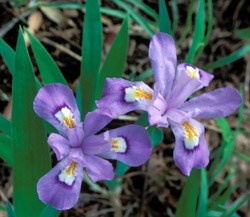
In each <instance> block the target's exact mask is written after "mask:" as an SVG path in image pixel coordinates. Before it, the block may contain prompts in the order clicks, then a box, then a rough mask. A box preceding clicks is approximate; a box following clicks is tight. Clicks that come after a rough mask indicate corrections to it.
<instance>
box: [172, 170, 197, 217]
mask: <svg viewBox="0 0 250 217" xmlns="http://www.w3.org/2000/svg"><path fill="white" fill-rule="evenodd" d="M199 181H200V171H199V170H197V169H193V170H192V173H191V175H190V177H189V178H188V181H187V183H186V184H185V186H184V189H183V191H182V194H181V198H180V200H179V202H178V206H177V209H176V214H175V217H183V215H185V216H188V217H195V216H196V202H197V198H198V189H199Z"/></svg>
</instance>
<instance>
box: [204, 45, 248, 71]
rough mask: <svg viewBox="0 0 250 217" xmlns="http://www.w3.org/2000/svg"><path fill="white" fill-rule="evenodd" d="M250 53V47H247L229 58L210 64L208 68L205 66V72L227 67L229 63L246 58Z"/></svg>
mask: <svg viewBox="0 0 250 217" xmlns="http://www.w3.org/2000/svg"><path fill="white" fill-rule="evenodd" d="M249 52H250V45H245V46H243V47H241V48H240V49H238V50H237V51H235V52H233V53H232V54H230V55H229V56H226V57H223V58H221V59H219V60H217V61H215V62H212V63H209V64H207V65H206V66H204V67H203V68H204V70H213V69H216V68H220V67H222V66H224V65H227V64H229V63H232V62H234V61H236V60H238V59H240V58H242V57H244V56H245V55H246V54H247V53H249Z"/></svg>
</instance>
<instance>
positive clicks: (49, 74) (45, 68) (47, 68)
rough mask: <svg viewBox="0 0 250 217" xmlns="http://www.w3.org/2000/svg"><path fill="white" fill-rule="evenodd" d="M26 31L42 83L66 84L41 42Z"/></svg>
mask: <svg viewBox="0 0 250 217" xmlns="http://www.w3.org/2000/svg"><path fill="white" fill-rule="evenodd" d="M25 32H26V33H27V35H28V37H29V40H30V44H31V48H32V50H33V53H34V55H35V58H36V62H37V65H38V68H39V71H40V73H41V76H42V79H43V81H44V83H46V84H47V83H62V84H65V85H67V82H66V80H65V79H64V77H63V75H62V72H61V71H60V69H59V68H58V66H57V65H56V63H55V61H54V60H53V58H52V57H51V55H50V54H49V53H48V51H47V50H46V49H45V47H44V46H43V45H42V43H41V42H40V41H39V40H38V39H37V38H36V37H35V36H34V35H32V34H31V33H30V32H29V31H28V30H27V29H26V30H25Z"/></svg>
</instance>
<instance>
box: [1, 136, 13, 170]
mask: <svg viewBox="0 0 250 217" xmlns="http://www.w3.org/2000/svg"><path fill="white" fill-rule="evenodd" d="M0 158H2V159H3V160H4V161H5V162H6V163H7V164H8V165H9V166H10V167H12V166H13V154H12V146H11V139H10V137H8V136H5V135H3V134H0Z"/></svg>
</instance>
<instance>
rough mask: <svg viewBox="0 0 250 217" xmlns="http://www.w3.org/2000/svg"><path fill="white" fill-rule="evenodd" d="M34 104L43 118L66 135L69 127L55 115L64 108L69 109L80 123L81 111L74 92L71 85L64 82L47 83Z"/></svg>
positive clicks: (76, 121)
mask: <svg viewBox="0 0 250 217" xmlns="http://www.w3.org/2000/svg"><path fill="white" fill-rule="evenodd" d="M33 106H34V110H35V112H36V113H37V114H38V115H39V116H40V117H41V118H43V119H45V120H46V121H48V122H49V123H50V124H52V125H53V126H54V127H55V128H56V129H57V130H58V131H59V132H60V133H62V134H64V135H65V133H66V131H67V129H68V128H67V127H66V126H65V125H64V124H63V123H61V122H60V121H59V120H58V119H57V118H56V116H55V115H56V114H57V113H58V112H59V111H60V110H61V109H62V108H67V109H69V110H70V112H71V113H72V114H73V118H74V121H75V123H80V113H79V111H78V108H77V105H76V101H75V98H74V94H73V92H72V90H71V89H70V88H69V87H67V86H65V85H63V84H46V85H45V86H44V87H42V88H41V89H40V90H39V92H38V94H37V95H36V97H35V99H34V102H33Z"/></svg>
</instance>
